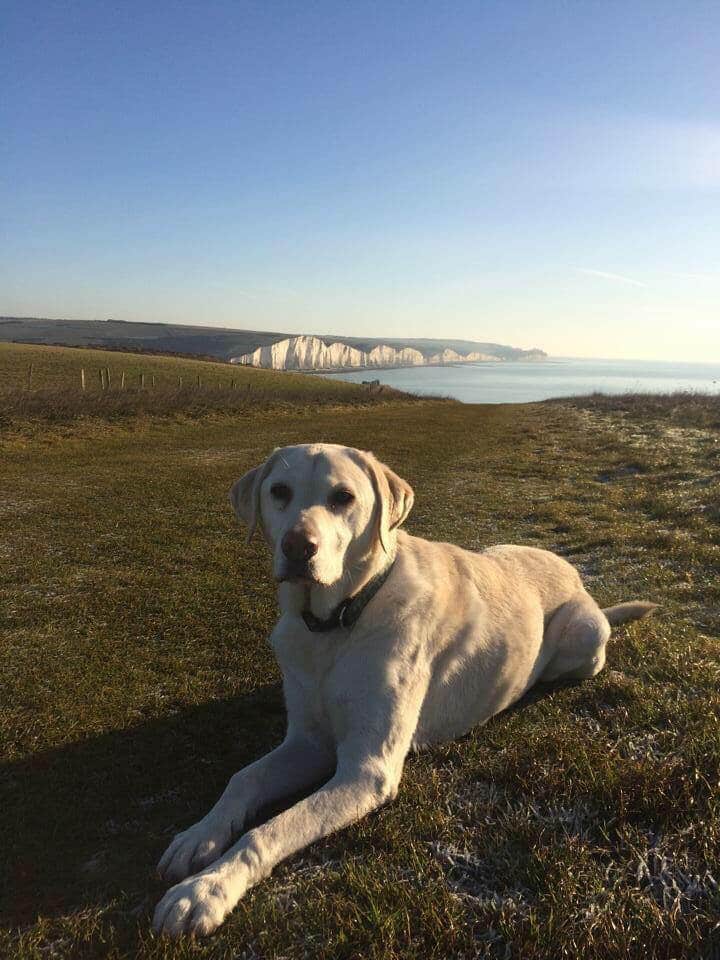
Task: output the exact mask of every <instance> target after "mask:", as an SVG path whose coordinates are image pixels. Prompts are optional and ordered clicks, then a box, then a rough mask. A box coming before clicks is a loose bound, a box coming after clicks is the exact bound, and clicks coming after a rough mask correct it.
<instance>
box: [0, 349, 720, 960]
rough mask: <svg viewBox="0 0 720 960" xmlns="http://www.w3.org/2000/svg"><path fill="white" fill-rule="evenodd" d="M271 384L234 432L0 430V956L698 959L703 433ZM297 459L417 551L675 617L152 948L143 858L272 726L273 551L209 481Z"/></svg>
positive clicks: (639, 627) (706, 683)
mask: <svg viewBox="0 0 720 960" xmlns="http://www.w3.org/2000/svg"><path fill="white" fill-rule="evenodd" d="M14 349H18V350H19V349H21V348H14ZM37 349H41V348H37ZM69 354H71V355H72V356H68V355H69ZM88 355H89V354H88V353H86V352H85V351H62V356H63V362H64V363H68V364H71V363H75V362H76V359H77V358H85V357H87V356H88ZM103 356H104V357H106V358H107V362H108V363H109V364H110V365H111V366H112V364H113V363H118V364H119V363H120V360H119V359H118V355H116V354H110V355H103ZM47 362H48V363H49V364H50V366H52V358H51V357H50V355H49V354H48V359H47ZM58 362H59V361H58ZM77 362H78V364H79V363H80V360H79V359H78V360H77ZM132 362H133V363H135V364H137V365H142V366H143V367H144V368H145V369H146V370H150V367H151V365H152V364H160V365H161V367H162V368H163V369H165V365H167V364H172V363H179V362H180V361H162V360H159V359H157V358H153V359H151V360H147V362H146V360H145V358H138V357H133V358H132ZM183 362H184V361H183ZM24 363H26V359H24V360H22V361H19V367H20V374H19V379H18V381H17V384H18V388H19V389H20V390H22V389H23V386H24V385H23V380H22V367H23V364H24ZM128 363H130V361H128ZM201 366H202V369H203V370H207V368H208V365H207V364H201ZM37 369H38V370H39V369H40V366H39V362H38V368H37ZM53 369H54V368H53ZM118 369H119V367H118ZM158 369H159V368H158ZM167 369H169V367H168V368H167ZM175 369H176V370H177V368H175ZM222 369H223V370H225V369H226V368H222ZM228 372H229V373H230V374H231V375H235V376H239V375H240V374H247V375H248V376H255V375H257V371H237V370H233V371H228ZM172 375H176V374H175V373H174V374H172ZM38 376H39V373H38ZM261 376H265V377H271V378H272V377H273V376H274V378H275V379H274V380H272V385H274V384H277V386H276V387H275V389H274V391H272V390H271V389H270V388H269V387H268V389H267V390H266V391H263V392H261V393H259V395H258V399H257V401H256V402H255V403H254V405H253V406H252V408H247V409H245V410H244V411H242V412H240V413H237V414H235V413H234V412H233V411H232V410H230V411H229V412H226V413H224V414H222V415H221V412H220V411H219V409H216V408H213V409H212V410H210V411H209V412H207V413H206V414H203V411H202V410H198V409H196V410H194V411H193V412H192V416H189V415H188V411H187V409H186V408H183V409H182V410H180V412H179V414H178V415H177V416H175V417H173V416H170V415H169V412H168V411H169V409H170V406H168V410H165V411H161V412H162V413H163V415H162V416H156V415H153V413H152V410H148V409H144V410H142V411H141V415H140V416H135V417H132V416H130V414H131V411H126V414H125V415H124V418H122V419H120V420H117V421H115V420H114V419H112V418H111V419H110V420H108V418H107V417H106V416H105V413H104V411H103V409H102V404H101V403H100V404H99V405H98V406H97V407H96V408H93V407H92V405H90V404H88V406H87V407H86V409H85V414H84V415H83V417H82V418H80V419H77V418H75V419H73V418H71V419H70V420H69V421H68V420H63V421H62V422H61V423H52V422H48V419H47V418H43V417H42V416H41V413H40V412H39V411H37V410H36V411H35V412H28V410H27V409H25V410H24V411H22V416H20V419H15V418H16V414H15V413H8V412H7V408H6V407H5V408H3V412H4V422H3V424H2V436H3V438H4V439H3V446H2V449H1V450H0V515H1V516H2V531H3V535H2V537H0V603H1V604H2V606H1V608H0V616H1V617H2V639H1V643H2V658H1V659H0V685H1V693H0V703H1V704H2V706H1V707H0V743H2V749H3V754H4V756H3V761H2V770H1V771H0V810H1V811H2V826H1V827H0V831H1V834H0V849H1V851H2V860H3V862H2V863H1V864H0V871H1V873H0V876H2V878H3V879H2V883H1V884H0V888H1V889H2V915H3V919H4V921H5V923H6V926H5V929H4V932H2V933H0V956H2V957H9V958H15V957H17V958H19V960H29V958H48V957H53V958H58V957H60V958H64V957H68V958H85V957H87V958H90V957H107V958H128V960H130V958H136V957H137V958H142V960H150V958H183V960H184V958H191V957H192V958H195V957H197V958H217V960H220V958H223V960H225V958H228V960H229V958H238V960H239V958H245V960H253V958H268V960H269V958H278V960H279V958H287V960H296V958H305V957H307V958H323V960H324V958H327V960H329V958H336V957H338V958H345V957H347V958H351V957H352V958H355V957H363V958H368V960H369V958H372V960H375V958H377V960H380V958H383V960H385V958H387V960H399V958H408V960H410V958H425V957H428V958H435V960H445V958H461V957H463V958H475V957H492V958H515V957H518V958H523V960H532V958H548V960H555V958H565V957H567V958H577V957H583V958H598V960H600V958H603V960H605V958H627V957H638V958H641V957H643V958H645V957H651V958H655V957H657V958H671V957H674V958H679V957H713V956H718V954H719V953H720V926H719V924H720V896H719V894H718V886H717V881H718V880H720V876H719V874H720V869H719V867H718V861H719V855H720V794H719V790H718V787H719V781H720V723H719V720H718V717H719V710H720V693H719V682H720V651H719V650H718V632H719V630H720V578H719V577H718V572H719V570H720V536H719V530H720V528H719V526H718V521H719V520H720V484H719V482H718V478H719V477H720V443H719V442H718V440H719V438H720V434H719V433H718V430H717V425H716V424H715V425H713V416H714V414H713V413H712V411H711V412H710V413H709V414H708V415H707V417H706V418H703V417H699V416H698V417H695V418H694V419H693V424H694V425H685V424H682V423H678V418H677V417H674V418H672V419H671V420H668V418H667V417H663V416H659V415H657V411H656V410H655V408H654V407H653V409H652V410H649V409H648V408H647V407H646V406H644V404H643V402H642V400H641V399H637V398H636V399H635V400H634V401H629V400H628V401H626V403H625V405H624V406H621V405H619V404H615V405H612V404H602V403H600V402H591V401H587V402H563V403H549V404H536V405H523V406H513V407H510V406H463V405H460V404H449V403H440V402H417V401H415V402H411V401H408V400H402V399H401V398H397V397H395V398H385V400H383V402H375V401H372V402H371V400H372V398H370V397H368V395H367V394H363V393H362V391H360V392H356V393H355V395H353V396H352V397H350V395H349V394H347V396H343V397H338V395H335V396H334V397H333V398H332V401H331V402H329V398H328V397H327V396H325V395H324V394H323V391H329V390H330V389H331V387H330V386H328V385H327V384H326V383H325V382H324V381H322V380H320V379H317V378H308V379H307V380H305V379H303V378H301V379H303V389H304V390H305V391H306V393H305V396H304V399H303V400H302V402H301V400H300V399H299V394H297V393H293V391H292V390H290V391H289V395H290V396H291V397H292V401H291V402H288V403H285V401H284V400H283V399H282V396H280V394H282V391H283V390H285V389H286V388H287V389H289V387H288V385H291V380H294V379H295V378H289V377H287V375H277V374H276V375H273V374H264V375H262V374H261ZM6 380H7V377H6ZM268 383H270V381H268ZM348 386H350V385H346V384H342V385H340V384H337V383H335V382H333V383H332V389H336V388H339V389H342V390H344V389H345V387H348ZM62 390H63V391H64V387H63V388H62ZM25 392H27V391H25ZM100 401H102V398H100ZM348 401H349V402H348ZM678 402H679V401H677V400H676V401H675V404H676V405H677V403H678ZM169 403H170V402H169V401H168V404H169ZM283 403H285V405H284V406H283ZM18 416H19V415H18ZM310 439H313V440H328V441H336V442H341V443H349V444H352V445H355V446H360V447H366V448H370V449H373V450H374V451H375V452H376V453H377V454H378V455H379V456H380V457H382V458H383V459H386V460H387V462H388V463H390V464H391V465H392V466H393V467H394V468H395V469H396V470H398V472H400V473H401V474H402V475H403V476H404V477H406V478H407V479H408V480H409V481H410V482H411V483H412V484H413V485H414V487H415V491H416V498H417V499H416V507H415V510H414V512H413V513H412V514H411V516H410V519H409V521H408V529H409V530H410V531H411V532H412V533H415V534H418V535H421V536H428V537H432V538H435V539H447V540H452V541H454V542H456V543H459V544H461V545H464V546H466V547H469V548H480V547H482V546H485V545H488V544H492V543H498V542H507V541H511V542H516V543H526V544H532V545H537V546H543V547H547V548H550V549H553V550H557V551H559V552H561V553H562V554H564V555H565V556H567V557H568V558H569V559H570V560H571V561H572V562H573V563H575V564H576V565H577V566H578V567H579V568H580V570H581V571H582V573H583V575H584V576H585V578H586V581H587V583H588V586H589V588H590V589H591V591H592V592H593V594H594V595H595V596H596V597H597V599H598V600H599V601H600V602H601V603H603V604H609V603H612V602H615V601H618V600H621V599H628V598H631V597H635V596H640V597H645V598H648V599H653V600H658V601H660V602H661V603H662V605H663V608H662V611H661V613H660V615H658V616H656V617H655V618H654V619H651V620H649V621H645V622H642V623H637V624H633V625H630V626H628V627H626V628H623V629H619V630H617V632H616V633H615V635H614V638H613V639H612V640H611V643H610V647H609V653H608V666H607V668H606V669H605V670H604V671H603V672H602V673H601V674H600V675H599V676H598V677H597V678H596V679H594V680H592V681H586V682H583V683H575V684H556V685H552V686H547V687H543V688H538V689H537V690H536V691H534V692H533V693H531V694H530V695H529V696H528V697H527V698H526V699H525V700H524V701H523V702H522V703H521V704H520V705H518V706H517V707H516V708H514V709H512V710H511V711H508V712H507V713H505V714H503V715H501V716H499V717H497V718H495V719H494V720H493V721H492V722H491V723H489V724H488V725H487V726H485V727H483V728H481V729H478V730H477V731H475V732H474V733H473V734H471V735H470V736H468V737H466V738H464V739H462V740H460V741H457V742H454V743H450V744H447V745H445V746H442V747H439V748H436V749H433V750H431V751H429V752H427V753H423V754H420V755H418V756H416V757H412V758H411V759H410V760H409V762H408V764H407V767H406V772H405V776H404V779H403V783H402V786H401V790H400V794H399V797H398V799H397V800H396V802H395V803H394V804H392V805H391V806H388V807H387V808H385V809H383V810H382V811H380V812H379V813H378V814H376V815H374V816H371V817H368V818H367V819H366V820H365V821H363V822H361V823H359V824H358V825H356V826H355V827H353V828H351V829H349V830H346V831H344V832H342V833H340V834H338V835H336V836H334V837H331V838H329V839H328V840H326V841H324V842H322V843H319V844H316V845H315V846H313V847H311V848H310V849H309V850H307V851H305V853H304V854H303V855H301V856H299V857H296V858H294V859H293V860H290V861H288V862H287V863H285V864H283V865H282V866H281V867H279V868H278V869H277V871H276V872H275V873H274V874H273V876H272V877H271V878H270V879H269V880H267V881H265V882H264V883H262V884H260V885H259V886H258V887H256V888H255V889H254V890H253V891H252V892H251V893H250V894H249V895H248V896H247V897H246V898H245V900H243V901H242V902H241V904H240V906H239V907H238V909H237V910H236V911H235V912H234V913H233V914H232V916H231V917H230V918H229V920H228V922H227V923H226V924H225V926H224V927H223V928H221V930H220V931H219V933H218V934H217V935H216V936H214V937H213V938H211V939H210V940H208V941H206V942H193V941H185V942H181V943H179V944H172V943H169V942H166V941H162V940H159V939H157V938H155V937H154V936H153V935H152V933H151V932H150V928H149V916H150V914H151V911H152V908H153V906H154V904H155V902H156V901H157V899H158V898H159V896H160V895H161V893H162V886H161V885H160V883H159V882H158V881H157V880H156V879H155V878H154V876H153V868H154V865H155V863H156V862H157V860H158V858H159V856H160V854H161V853H162V851H163V850H164V848H165V846H166V845H167V843H168V842H169V839H170V838H171V836H172V835H173V833H174V832H176V831H177V830H178V829H179V828H182V827H184V826H186V825H188V824H190V823H191V822H193V821H194V820H196V819H197V818H198V817H199V816H200V815H202V814H203V813H204V812H205V811H206V810H207V808H208V806H209V805H210V804H211V803H212V802H214V800H215V799H216V797H217V795H218V793H219V792H220V790H221V789H222V787H223V786H224V784H225V782H226V780H227V778H228V776H229V775H230V774H231V773H232V772H234V771H235V770H236V769H237V768H238V767H239V766H241V765H243V764H245V763H247V762H248V761H250V760H252V759H253V758H255V757H257V756H259V755H260V754H262V753H263V752H265V751H266V750H267V749H268V748H270V747H271V746H273V745H274V744H276V743H277V742H279V740H280V738H281V737H282V733H283V727H284V716H283V707H282V697H281V693H280V690H279V686H278V673H277V669H276V666H275V664H274V661H273V658H272V656H271V653H270V650H269V648H268V647H267V645H266V642H265V640H266V637H267V634H268V632H269V630H270V628H271V625H272V623H273V619H274V616H275V603H274V595H273V589H272V584H271V582H270V579H269V576H268V563H267V556H266V552H265V548H264V547H263V546H262V544H261V543H260V542H259V541H258V542H254V543H253V544H252V545H250V546H246V545H245V543H244V538H243V532H242V531H241V530H240V528H239V527H238V525H237V524H236V522H235V520H234V518H233V516H232V514H231V511H230V509H229V507H228V504H227V499H226V494H227V490H228V488H229V486H230V484H231V482H232V481H233V480H234V479H235V478H236V477H237V476H239V475H240V474H241V473H242V472H243V471H245V470H246V469H248V468H249V467H250V466H252V465H254V464H256V463H257V462H259V461H260V460H261V459H262V458H263V457H264V456H265V455H266V454H267V453H268V451H269V450H270V449H272V447H274V446H275V445H278V444H286V443H291V442H295V441H302V440H310Z"/></svg>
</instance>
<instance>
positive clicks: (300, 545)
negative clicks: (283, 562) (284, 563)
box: [280, 530, 318, 563]
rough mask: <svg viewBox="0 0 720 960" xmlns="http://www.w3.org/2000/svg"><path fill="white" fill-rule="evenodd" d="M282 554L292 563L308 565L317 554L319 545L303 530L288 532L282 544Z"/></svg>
mask: <svg viewBox="0 0 720 960" xmlns="http://www.w3.org/2000/svg"><path fill="white" fill-rule="evenodd" d="M280 546H281V547H282V552H283V553H284V554H285V556H286V557H287V558H288V560H290V561H292V563H307V561H308V560H309V559H310V558H311V557H314V556H315V554H316V553H317V549H318V545H317V543H316V542H315V541H314V540H311V539H310V537H308V535H307V534H306V533H303V532H302V531H301V530H288V532H287V533H286V534H285V536H284V537H283V538H282V542H281V544H280Z"/></svg>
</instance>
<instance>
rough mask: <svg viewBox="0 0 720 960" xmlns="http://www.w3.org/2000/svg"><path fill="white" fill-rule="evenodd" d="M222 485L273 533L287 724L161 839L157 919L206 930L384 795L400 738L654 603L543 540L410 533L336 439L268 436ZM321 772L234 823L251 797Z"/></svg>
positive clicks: (466, 712) (436, 736)
mask: <svg viewBox="0 0 720 960" xmlns="http://www.w3.org/2000/svg"><path fill="white" fill-rule="evenodd" d="M230 496H231V500H232V503H233V506H234V508H235V511H236V513H237V514H238V516H239V517H241V518H242V519H243V520H244V521H245V522H246V523H247V525H248V527H249V531H250V533H249V536H252V533H253V531H254V529H255V527H256V526H257V525H260V526H261V527H262V530H263V532H264V535H265V538H266V540H267V542H268V544H269V545H270V547H271V549H272V551H273V566H274V574H275V578H276V580H277V582H278V599H279V605H280V619H279V620H278V622H277V624H276V626H275V629H274V630H273V632H272V636H271V643H272V645H273V647H274V650H275V653H276V655H277V659H278V661H279V664H280V667H281V669H282V674H283V681H284V691H285V701H286V705H287V715H288V728H287V735H286V737H285V740H284V742H283V743H282V744H281V745H280V746H279V747H278V748H277V749H275V750H273V751H272V752H271V753H269V754H267V756H265V757H262V759H260V760H257V761H256V762H255V763H252V764H250V766H248V767H246V768H245V769H244V770H241V771H240V772H239V773H236V774H235V775H234V776H233V777H232V778H231V780H230V782H229V784H228V786H227V788H226V790H225V792H224V793H223V795H222V796H221V797H220V799H219V800H218V802H217V803H216V805H215V806H214V807H213V808H212V810H210V812H209V813H208V814H207V816H205V817H203V819H202V820H200V821H199V823H197V824H195V825H194V826H192V827H190V828H189V829H188V830H185V831H184V832H183V833H180V834H178V836H176V837H175V839H174V840H173V841H172V843H171V844H170V846H169V848H168V849H167V851H166V852H165V854H164V856H163V857H162V859H161V861H160V863H159V866H158V869H159V872H160V874H161V875H162V876H163V877H165V878H166V879H168V880H172V881H176V882H177V881H180V882H177V883H176V886H174V887H172V888H171V889H170V890H169V891H168V892H167V893H166V894H165V896H164V897H163V899H162V900H161V902H160V903H159V905H158V907H157V910H156V912H155V919H154V926H155V929H156V930H158V931H161V932H163V933H167V934H170V935H172V936H178V935H180V934H182V933H197V934H209V933H211V932H212V931H213V930H215V929H216V927H218V926H219V924H221V923H222V922H223V920H224V919H225V917H226V916H227V915H228V913H229V912H230V911H231V910H232V909H233V907H234V906H235V904H236V903H237V902H238V900H239V899H240V898H241V897H242V896H243V895H244V894H245V892H246V891H247V890H248V889H249V888H250V887H252V886H253V884H256V883H257V882H258V881H259V880H261V879H262V878H263V877H266V876H267V875H268V874H269V873H270V871H271V870H272V869H273V867H274V866H275V865H276V864H277V863H279V862H280V861H281V860H283V859H285V858H286V857H289V856H290V855H292V854H294V853H295V852H296V851H298V850H301V849H302V848H303V847H306V846H307V845H308V844H310V843H313V842H314V841H315V840H318V839H320V838H321V837H325V836H327V835H328V834H330V833H332V832H333V831H335V830H339V829H340V828H342V827H345V826H346V825H347V824H349V823H352V822H353V821H355V820H358V819H359V818H360V817H362V816H364V815H365V814H367V813H369V812H370V811H371V810H374V809H376V808H377V807H379V806H380V805H381V804H383V803H385V802H386V801H387V800H390V799H392V798H393V797H394V796H395V795H396V793H397V790H398V784H399V782H400V777H401V774H402V770H403V765H404V762H405V758H406V756H407V754H408V752H409V751H410V750H411V749H413V748H415V749H417V748H420V747H422V746H423V745H425V744H430V743H436V742H439V741H443V740H447V739H449V738H452V737H456V736H458V735H460V734H463V733H465V732H467V731H468V730H469V729H470V728H471V727H473V726H474V725H476V724H480V723H484V722H485V721H486V720H489V719H490V717H492V716H494V715H495V714H496V713H498V712H499V711H500V710H504V709H505V708H506V707H508V706H510V704H512V703H514V702H515V701H516V700H517V699H518V698H519V697H521V696H522V695H523V694H524V693H525V691H526V690H528V689H529V688H530V687H531V686H532V685H533V684H534V683H535V682H536V681H537V680H555V679H557V678H560V677H569V678H582V677H592V676H594V675H595V674H596V673H598V672H599V671H600V670H602V668H603V664H604V662H605V645H606V643H607V640H608V637H609V636H610V625H611V624H614V623H622V622H624V621H625V620H631V619H636V618H639V617H642V616H645V615H646V614H647V613H649V612H650V611H651V610H653V609H654V606H655V605H654V604H651V603H646V602H642V601H634V602H631V603H624V604H620V605H619V606H616V607H611V608H609V609H607V610H601V609H600V608H599V607H598V606H597V604H596V603H595V601H594V600H593V599H592V597H591V596H590V595H589V594H588V593H587V591H586V590H585V588H584V587H583V585H582V582H581V580H580V577H579V575H578V573H577V571H576V570H575V569H574V568H573V567H571V566H570V564H569V563H567V562H566V561H565V560H563V559H562V558H560V557H558V556H556V555H555V554H552V553H548V552H546V551H544V550H536V549H533V548H531V547H516V546H498V547H492V548H491V549H489V550H485V551H483V552H482V553H471V552H469V551H467V550H461V549H459V548H458V547H455V546H452V545H451V544H447V543H431V542H428V541H427V540H421V539H420V538H418V537H411V536H409V535H408V534H407V533H405V532H404V531H400V530H399V529H398V528H399V527H400V526H401V524H402V523H403V521H404V520H405V518H406V517H407V515H408V513H409V512H410V509H411V507H412V504H413V491H412V489H411V488H410V486H409V485H408V484H407V483H406V482H405V481H404V480H402V479H401V478H400V477H398V476H397V475H396V474H395V473H393V472H392V470H390V469H388V467H386V466H384V465H383V464H381V463H379V462H378V461H377V460H376V459H375V457H374V456H373V455H372V454H371V453H365V452H363V451H360V450H354V449H351V448H349V447H341V446H335V445H333V444H307V445H300V446H294V447H285V448H283V449H278V450H275V452H274V453H273V454H272V455H271V456H270V458H269V459H268V460H267V461H266V462H265V463H263V464H262V465H261V466H259V467H256V468H255V469H254V470H251V471H250V472H249V473H248V474H246V475H245V476H244V477H242V479H240V480H238V481H237V483H236V484H235V486H234V487H233V488H232V491H231V494H230ZM323 781H324V786H322V787H321V788H320V789H318V790H317V791H316V792H315V793H312V794H310V796H308V797H307V799H305V800H301V801H300V802H298V803H296V804H295V805H294V806H291V807H290V808H289V809H288V810H286V811H285V812H284V813H281V814H279V815H278V816H276V817H274V818H273V819H271V820H269V821H268V822H266V823H265V824H263V825H262V826H259V827H256V828H254V829H252V830H250V831H249V832H247V833H245V834H244V835H242V834H243V827H244V825H245V824H246V823H247V821H248V819H249V818H251V817H252V816H253V815H254V814H255V812H256V811H257V810H258V809H259V808H260V807H261V806H263V805H265V804H268V803H271V802H274V801H277V800H280V799H282V798H283V797H287V796H291V795H293V794H296V793H297V792H299V791H302V790H303V789H307V788H309V787H310V786H312V785H313V784H316V783H320V782H323ZM238 838H240V839H238Z"/></svg>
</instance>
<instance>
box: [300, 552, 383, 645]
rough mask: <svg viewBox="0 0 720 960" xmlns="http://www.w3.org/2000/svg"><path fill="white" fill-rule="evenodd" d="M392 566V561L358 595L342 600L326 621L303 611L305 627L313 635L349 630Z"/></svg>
mask: <svg viewBox="0 0 720 960" xmlns="http://www.w3.org/2000/svg"><path fill="white" fill-rule="evenodd" d="M394 566H395V561H394V560H393V562H392V563H391V564H389V565H388V566H387V567H385V569H384V570H383V571H382V573H378V574H376V576H374V577H373V578H372V580H368V582H367V583H366V584H365V586H364V587H363V588H362V590H361V591H360V593H356V594H355V596H354V597H346V598H345V599H344V600H342V601H341V602H340V603H339V604H338V605H337V606H336V607H335V609H334V610H333V612H332V613H331V614H330V616H329V617H328V618H327V620H320V618H319V617H316V616H315V614H314V613H313V612H312V610H303V611H302V618H303V620H304V621H305V626H306V627H307V628H308V630H311V631H312V632H313V633H326V632H327V631H328V630H336V629H337V628H338V627H344V628H345V629H346V630H349V629H350V628H351V627H352V626H354V625H355V624H356V623H357V621H358V620H359V619H360V614H361V613H362V612H363V610H364V609H365V607H366V606H367V605H368V604H369V603H370V601H371V600H372V598H373V597H374V596H375V594H376V593H377V592H378V590H379V589H380V587H381V586H382V585H383V584H384V583H385V581H386V580H387V578H388V577H389V576H390V574H391V572H392V568H393V567H394Z"/></svg>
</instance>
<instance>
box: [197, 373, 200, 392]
mask: <svg viewBox="0 0 720 960" xmlns="http://www.w3.org/2000/svg"><path fill="white" fill-rule="evenodd" d="M197 385H198V389H199V388H200V374H198V384H197Z"/></svg>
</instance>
